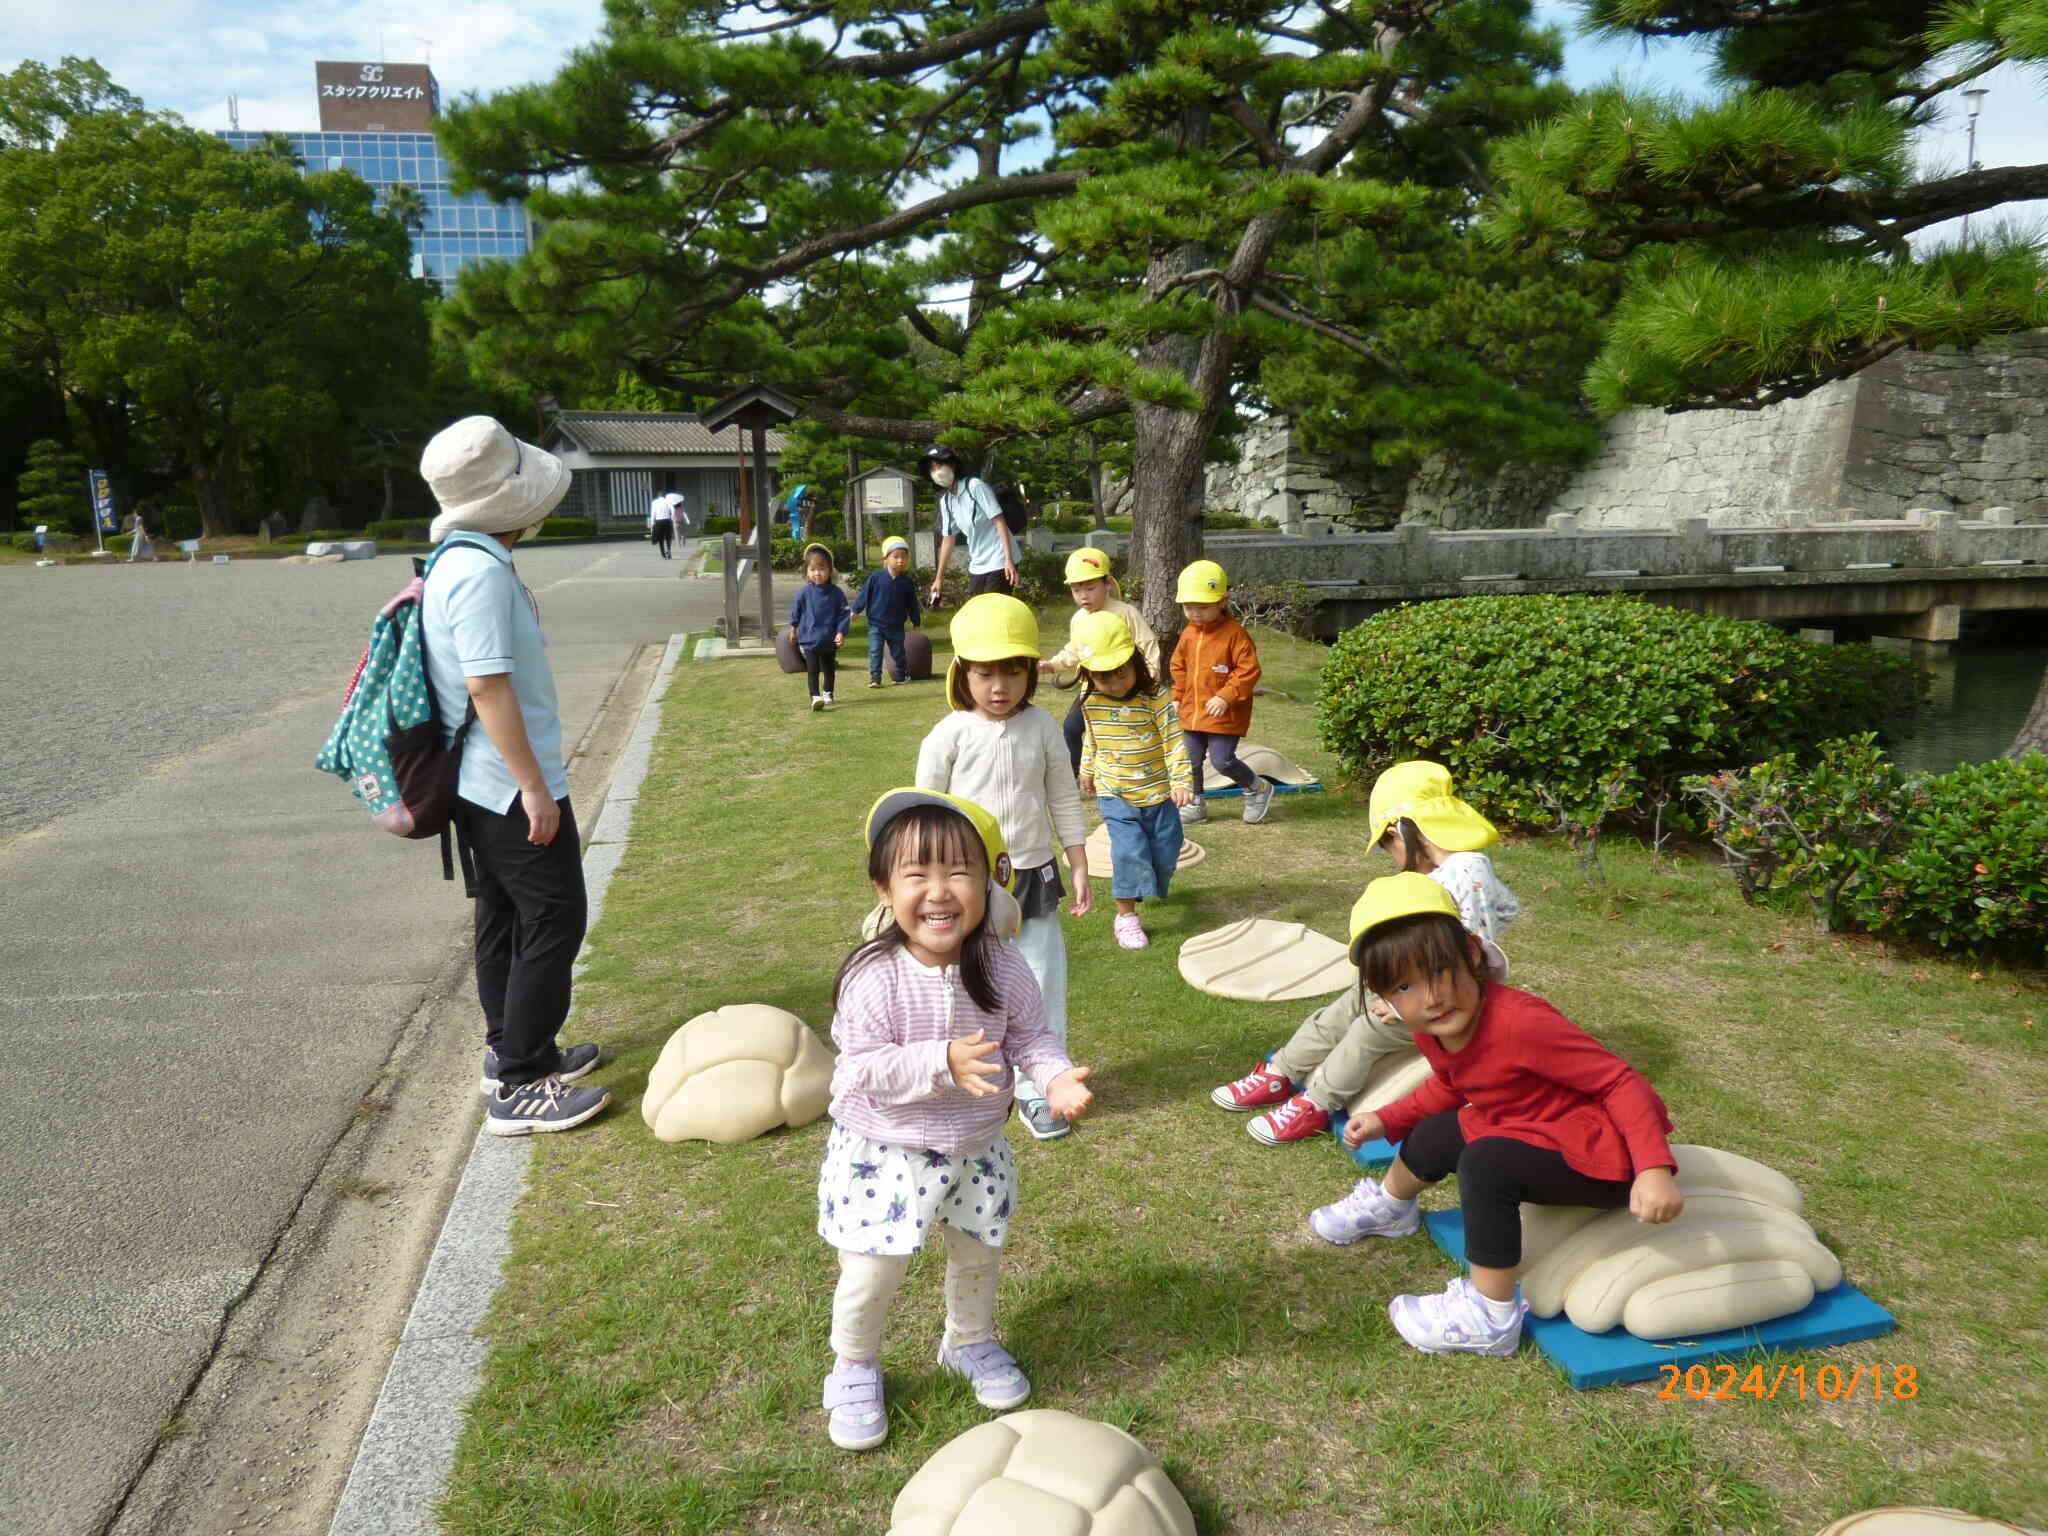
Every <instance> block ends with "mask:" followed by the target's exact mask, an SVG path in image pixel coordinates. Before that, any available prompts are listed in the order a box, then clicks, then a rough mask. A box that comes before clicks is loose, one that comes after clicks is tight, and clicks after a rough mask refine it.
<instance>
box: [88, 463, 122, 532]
mask: <svg viewBox="0 0 2048 1536" xmlns="http://www.w3.org/2000/svg"><path fill="white" fill-rule="evenodd" d="M85 484H86V489H87V490H88V491H89V492H90V493H91V495H92V516H93V521H94V522H95V523H97V524H98V525H99V530H100V532H101V533H119V532H120V531H121V514H120V513H119V512H118V511H116V510H115V507H114V482H113V481H111V480H109V479H108V478H107V472H106V471H105V470H104V469H89V470H87V471H86V472H85Z"/></svg>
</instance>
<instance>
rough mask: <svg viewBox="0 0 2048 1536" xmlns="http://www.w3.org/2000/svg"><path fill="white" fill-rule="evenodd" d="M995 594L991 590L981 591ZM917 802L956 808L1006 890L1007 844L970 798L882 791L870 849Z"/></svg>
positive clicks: (872, 812) (870, 826)
mask: <svg viewBox="0 0 2048 1536" xmlns="http://www.w3.org/2000/svg"><path fill="white" fill-rule="evenodd" d="M985 595H987V596H991V597H992V596H995V595H996V594H994V593H988V594H985ZM920 805H936V806H939V807H941V808H943V809H945V810H949V811H958V812H959V813H960V814H961V815H962V816H965V817H966V818H967V820H968V823H969V824H970V825H971V826H973V828H974V830H975V831H976V832H977V833H979V834H980V836H981V846H982V848H983V849H984V850H985V851H986V852H987V854H988V874H989V879H990V880H992V881H993V882H994V883H995V884H996V885H997V886H999V887H1000V888H1002V889H1004V890H1007V889H1009V885H1010V845H1009V844H1008V843H1007V842H1005V841H1004V840H1003V829H1002V825H1001V823H999V822H998V821H997V820H996V819H995V817H993V816H991V815H989V813H988V812H987V811H985V810H983V809H982V808H981V807H980V806H978V805H976V804H975V803H974V802H973V801H972V800H963V799H961V798H960V796H958V795H949V794H946V793H944V792H943V791H941V790H936V789H918V788H916V787H915V786H913V785H906V786H904V787H903V788H902V789H891V790H885V791H884V792H883V793H882V794H881V796H880V797H879V798H878V799H877V800H876V801H875V803H874V804H873V805H871V806H869V807H868V820H867V840H868V846H869V847H870V848H872V847H874V846H875V839H876V838H878V837H880V836H881V835H882V830H883V829H884V828H885V827H887V826H888V825H889V823H890V822H892V821H894V820H895V819H896V818H897V817H898V816H901V815H902V814H903V813H904V812H905V811H907V810H911V809H912V808H914V807H916V806H920Z"/></svg>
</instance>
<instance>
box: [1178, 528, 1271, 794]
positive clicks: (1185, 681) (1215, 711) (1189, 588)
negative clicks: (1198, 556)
mask: <svg viewBox="0 0 2048 1536" xmlns="http://www.w3.org/2000/svg"><path fill="white" fill-rule="evenodd" d="M1174 596H1175V600H1176V601H1177V602H1179V604H1180V608H1181V612H1182V613H1184V614H1186V615H1187V618H1188V627H1187V628H1186V629H1184V630H1182V631H1181V632H1180V643H1179V644H1178V645H1176V646H1175V647H1174V648H1173V663H1172V667H1173V702H1174V704H1175V705H1176V706H1178V708H1179V711H1180V728H1181V734H1182V735H1183V736H1185V737H1186V738H1187V746H1188V761H1189V763H1190V764H1192V765H1193V767H1194V771H1195V799H1194V803H1193V804H1192V805H1188V806H1183V807H1182V808H1181V813H1180V819H1181V822H1182V824H1183V825H1189V824H1192V823H1194V822H1198V821H1204V820H1207V818H1208V813H1207V812H1206V811H1205V810H1204V809H1203V806H1202V766H1203V763H1204V762H1205V761H1206V762H1207V763H1209V764H1210V765H1211V766H1213V767H1214V768H1215V770H1216V771H1217V772H1218V773H1220V774H1222V775H1223V776H1224V777H1225V778H1226V779H1229V780H1230V781H1231V782H1232V783H1233V784H1235V785H1237V787H1238V788H1239V789H1242V790H1243V791H1244V819H1245V820H1246V821H1248V822H1255V823H1256V822H1261V821H1264V820H1265V819H1266V811H1267V808H1268V807H1269V806H1271V805H1272V803H1273V786H1272V784H1271V783H1270V782H1269V781H1267V780H1265V779H1262V778H1260V777H1259V775H1258V774H1256V773H1254V772H1253V771H1252V769H1251V767H1250V766H1249V765H1248V764H1246V763H1245V762H1244V761H1243V760H1242V759H1241V758H1239V757H1238V755H1237V743H1238V739H1239V738H1240V737H1242V736H1243V735H1244V733H1245V732H1246V731H1247V730H1249V729H1250V728H1251V723H1252V689H1253V688H1254V687H1255V686H1256V685H1257V683H1258V681H1259V650H1258V647H1257V646H1255V645H1253V644H1252V637H1251V636H1250V635H1248V634H1246V633H1245V628H1244V626H1243V625H1242V624H1240V623H1238V622H1237V620H1235V619H1233V618H1232V617H1231V616H1230V604H1229V602H1228V598H1229V596H1230V587H1229V583H1228V581H1227V580H1226V579H1225V577H1224V574H1223V567H1222V566H1220V565H1218V564H1217V563H1216V562H1215V561H1214V560H1197V561H1196V562H1195V563H1194V564H1193V565H1190V566H1189V567H1188V568H1187V569H1186V570H1184V571H1182V572H1181V573H1180V587H1179V590H1178V591H1177V592H1176V593H1175V594H1174Z"/></svg>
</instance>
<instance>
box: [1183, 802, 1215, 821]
mask: <svg viewBox="0 0 2048 1536" xmlns="http://www.w3.org/2000/svg"><path fill="white" fill-rule="evenodd" d="M1208 819H1209V808H1208V807H1207V806H1205V805H1204V804H1202V802H1201V801H1199V800H1197V801H1195V802H1193V803H1192V804H1190V805H1184V806H1182V807H1181V808H1180V824H1181V825H1182V826H1184V827H1192V826H1194V825H1195V824H1196V823H1197V822H1203V821H1207V820H1208Z"/></svg>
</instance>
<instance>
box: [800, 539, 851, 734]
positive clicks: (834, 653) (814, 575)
mask: <svg viewBox="0 0 2048 1536" xmlns="http://www.w3.org/2000/svg"><path fill="white" fill-rule="evenodd" d="M846 625H847V613H846V591H845V589H844V588H842V587H841V586H840V585H839V583H838V582H836V581H834V580H833V579H832V551H831V550H829V549H827V548H826V547H825V546H824V545H822V544H812V545H810V546H808V547H807V548H806V549H805V550H804V584H803V585H802V586H801V587H799V588H797V594H796V597H795V598H794V599H792V600H791V602H790V605H789V638H790V639H791V641H793V642H794V643H795V645H796V648H797V649H798V650H799V651H802V652H803V656H804V665H805V668H806V670H807V671H808V673H809V676H810V684H811V708H813V709H823V708H824V707H825V706H826V705H828V704H830V703H831V702H832V684H833V683H834V682H835V681H836V680H837V678H838V673H839V647H840V646H841V645H842V644H844V643H845V640H846Z"/></svg>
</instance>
